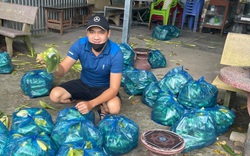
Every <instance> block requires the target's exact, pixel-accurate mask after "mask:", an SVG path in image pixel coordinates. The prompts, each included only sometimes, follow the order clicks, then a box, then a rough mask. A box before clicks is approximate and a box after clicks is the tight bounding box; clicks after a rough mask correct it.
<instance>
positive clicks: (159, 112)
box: [151, 91, 185, 126]
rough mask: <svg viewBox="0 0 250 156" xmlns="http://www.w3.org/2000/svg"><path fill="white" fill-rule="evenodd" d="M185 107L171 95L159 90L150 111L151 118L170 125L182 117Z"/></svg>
mask: <svg viewBox="0 0 250 156" xmlns="http://www.w3.org/2000/svg"><path fill="white" fill-rule="evenodd" d="M184 111H185V108H184V107H183V106H181V105H180V104H179V103H178V101H177V100H176V99H175V98H174V97H173V95H171V94H169V93H168V92H162V91H161V92H160V93H159V95H158V97H157V99H156V100H155V104H154V106H153V109H152V112H151V119H152V120H153V121H154V122H156V123H158V124H161V125H165V126H172V125H173V124H175V123H176V122H177V121H179V119H180V118H181V117H182V115H183V113H184Z"/></svg>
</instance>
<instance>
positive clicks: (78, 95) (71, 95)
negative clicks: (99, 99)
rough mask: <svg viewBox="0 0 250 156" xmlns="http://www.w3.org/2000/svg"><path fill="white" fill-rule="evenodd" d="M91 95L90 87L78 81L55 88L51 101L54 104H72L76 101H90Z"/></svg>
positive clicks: (51, 94) (52, 91)
mask: <svg viewBox="0 0 250 156" xmlns="http://www.w3.org/2000/svg"><path fill="white" fill-rule="evenodd" d="M89 94H90V90H89V87H88V86H87V85H85V84H84V83H82V81H81V80H80V79H77V80H71V81H68V82H66V83H63V84H61V85H60V86H58V87H55V88H53V89H52V90H51V92H50V99H51V101H53V102H54V103H72V102H74V101H75V100H90V99H91V97H89V96H88V95H89Z"/></svg>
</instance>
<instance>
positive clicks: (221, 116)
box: [205, 105, 236, 135]
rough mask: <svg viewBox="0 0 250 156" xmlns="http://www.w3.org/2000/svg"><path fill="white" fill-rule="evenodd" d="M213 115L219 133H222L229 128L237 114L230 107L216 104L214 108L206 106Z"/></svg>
mask: <svg viewBox="0 0 250 156" xmlns="http://www.w3.org/2000/svg"><path fill="white" fill-rule="evenodd" d="M205 110H206V111H208V112H209V113H210V114H211V116H212V117H213V118H214V120H215V122H216V126H217V130H218V131H217V134H218V135H221V134H223V133H225V132H226V131H227V130H228V128H229V127H230V126H231V125H232V124H233V123H234V120H235V117H236V116H235V114H234V112H233V111H232V110H230V109H229V108H228V107H225V106H220V105H216V106H215V107H212V108H206V109H205Z"/></svg>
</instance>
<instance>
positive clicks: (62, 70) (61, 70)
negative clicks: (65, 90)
mask: <svg viewBox="0 0 250 156" xmlns="http://www.w3.org/2000/svg"><path fill="white" fill-rule="evenodd" d="M75 62H76V60H74V59H72V58H71V57H69V56H66V57H65V58H64V60H63V61H62V62H61V63H60V64H59V65H58V70H57V71H56V72H54V73H53V74H54V75H55V76H56V77H62V76H64V75H65V74H66V73H67V72H68V71H69V70H70V68H71V67H72V66H73V65H74V64H75Z"/></svg>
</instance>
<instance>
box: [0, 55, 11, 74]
mask: <svg viewBox="0 0 250 156" xmlns="http://www.w3.org/2000/svg"><path fill="white" fill-rule="evenodd" d="M13 69H14V65H13V64H12V61H11V59H10V56H9V54H8V53H7V52H6V51H5V52H0V74H9V73H11V72H12V71H13Z"/></svg>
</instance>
